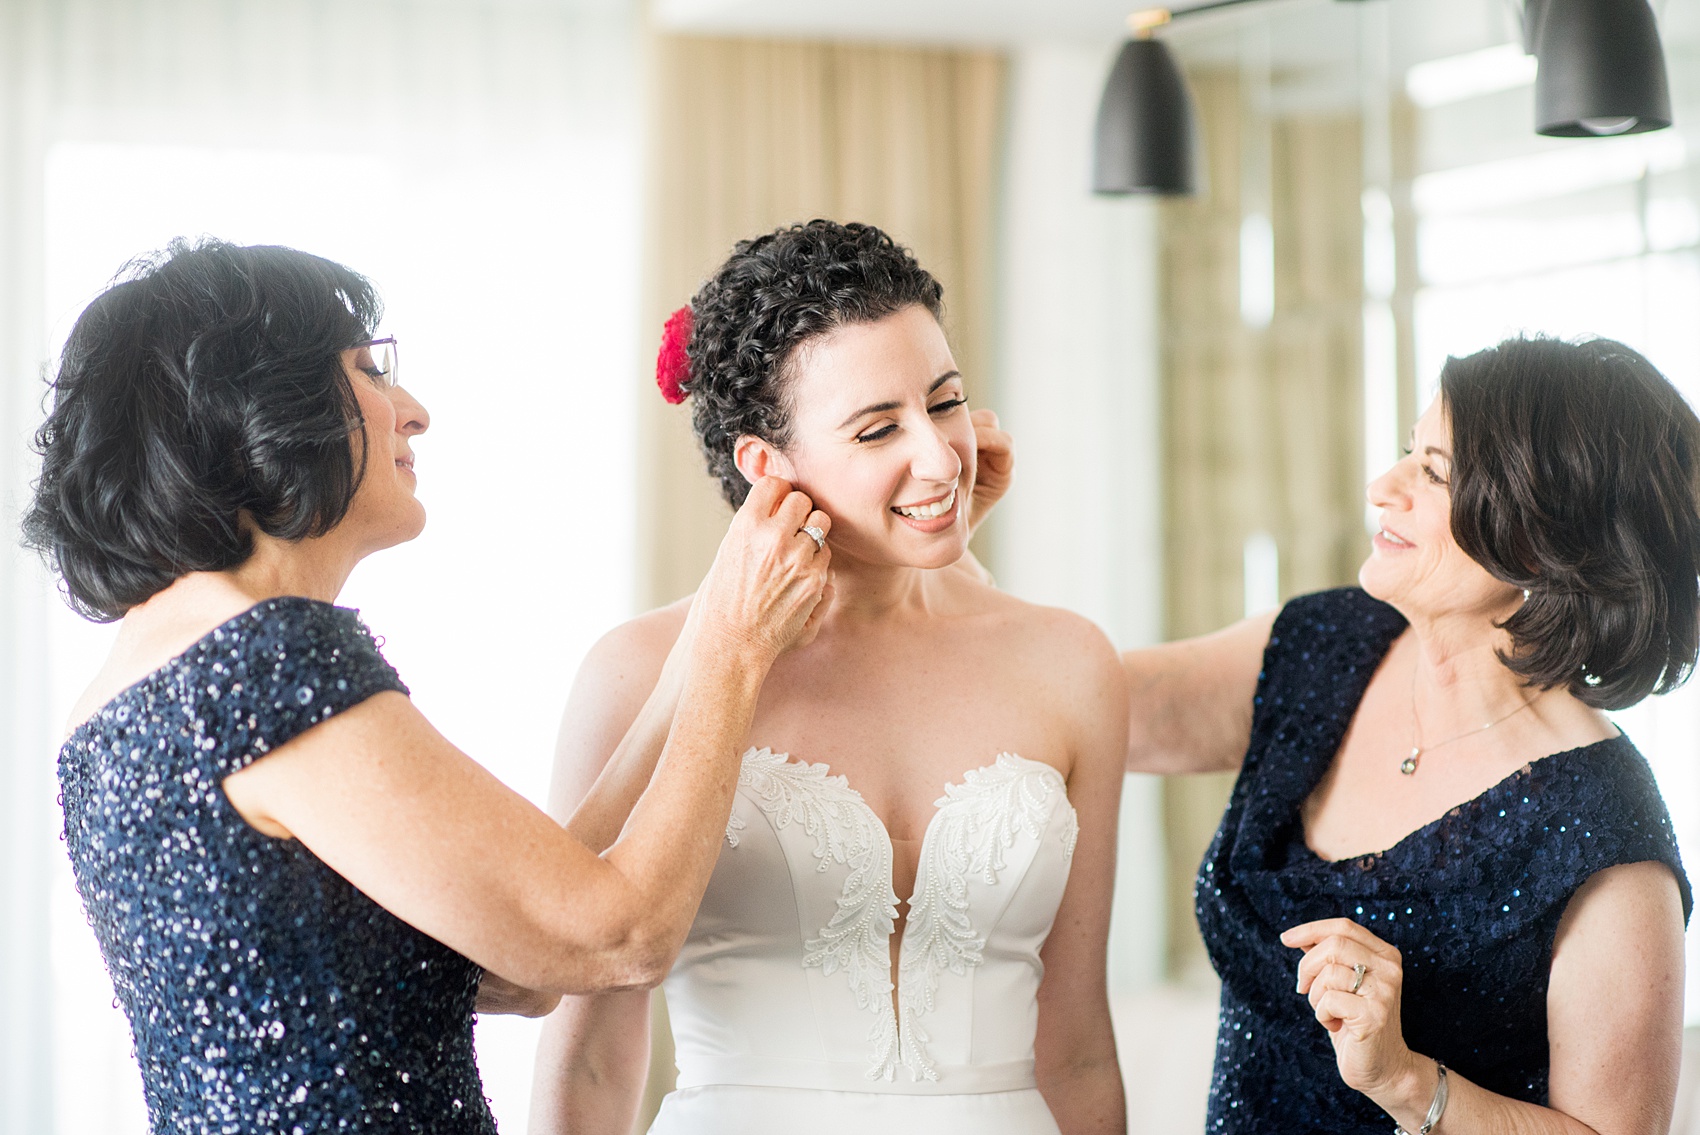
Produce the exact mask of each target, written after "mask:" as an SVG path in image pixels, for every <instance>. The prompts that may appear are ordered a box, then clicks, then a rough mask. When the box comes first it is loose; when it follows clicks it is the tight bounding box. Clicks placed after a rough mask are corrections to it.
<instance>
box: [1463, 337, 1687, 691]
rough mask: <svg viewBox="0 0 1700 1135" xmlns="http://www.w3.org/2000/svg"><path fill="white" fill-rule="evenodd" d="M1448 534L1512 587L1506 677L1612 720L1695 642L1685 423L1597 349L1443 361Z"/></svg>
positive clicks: (1679, 402)
mask: <svg viewBox="0 0 1700 1135" xmlns="http://www.w3.org/2000/svg"><path fill="white" fill-rule="evenodd" d="M1440 393H1441V398H1442V399H1443V401H1444V403H1445V406H1446V411H1447V414H1448V416H1449V418H1450V419H1451V424H1452V534H1453V536H1454V538H1455V539H1457V541H1458V545H1459V547H1461V548H1462V549H1463V550H1464V551H1465V552H1466V553H1467V554H1468V555H1469V556H1470V557H1471V558H1472V559H1474V560H1475V561H1476V562H1477V563H1479V564H1481V565H1482V566H1483V567H1485V568H1486V569H1487V570H1488V571H1489V572H1490V573H1492V574H1493V575H1494V576H1495V577H1497V578H1499V579H1501V580H1504V581H1505V582H1506V583H1509V584H1512V585H1513V586H1516V587H1522V588H1527V589H1528V592H1529V597H1528V599H1527V600H1526V601H1525V602H1524V603H1523V605H1522V607H1521V608H1520V609H1519V610H1518V611H1517V613H1516V614H1514V615H1512V616H1511V617H1510V618H1509V619H1508V620H1506V622H1505V624H1504V626H1505V629H1506V630H1507V631H1509V632H1510V634H1511V650H1510V652H1509V654H1506V655H1502V658H1503V660H1504V662H1505V664H1506V665H1507V666H1508V667H1510V668H1511V670H1512V671H1513V672H1514V673H1516V674H1518V675H1519V676H1521V677H1522V678H1523V679H1524V680H1525V681H1526V682H1528V683H1530V684H1532V685H1537V686H1540V687H1542V688H1550V687H1553V686H1562V687H1564V688H1566V689H1568V690H1569V691H1570V692H1571V693H1573V694H1575V695H1576V696H1577V697H1578V698H1580V699H1581V700H1582V701H1583V702H1586V703H1587V704H1588V705H1591V706H1594V707H1596V708H1599V709H1623V708H1625V707H1627V706H1631V705H1634V704H1635V703H1636V702H1638V701H1640V700H1641V699H1642V698H1644V697H1646V696H1647V695H1648V694H1662V693H1667V692H1669V691H1670V690H1673V689H1675V688H1676V687H1677V686H1679V685H1681V684H1682V683H1683V682H1684V681H1685V680H1686V679H1687V678H1688V675H1689V674H1690V672H1692V670H1693V669H1694V663H1695V653H1696V645H1697V639H1700V420H1697V419H1696V417H1695V415H1694V411H1693V410H1692V409H1691V408H1690V407H1689V406H1688V404H1687V403H1686V402H1684V401H1683V399H1682V396H1681V395H1680V394H1678V393H1677V391H1676V388H1675V387H1673V386H1672V385H1671V384H1670V382H1669V381H1668V380H1666V378H1665V377H1664V376H1663V375H1662V374H1660V373H1659V372H1658V370H1657V369H1656V368H1655V367H1654V366H1653V364H1652V363H1650V362H1648V361H1647V360H1646V359H1645V358H1643V357H1642V356H1641V355H1640V354H1638V353H1636V352H1635V351H1633V350H1631V349H1630V348H1628V347H1626V346H1624V345H1623V344H1622V343H1617V342H1613V341H1612V340H1610V339H1593V340H1585V341H1579V342H1574V343H1566V342H1562V341H1560V340H1557V339H1546V338H1534V339H1508V340H1506V341H1505V342H1503V343H1501V344H1499V346H1497V347H1490V348H1489V349H1487V350H1485V351H1480V352H1478V353H1476V354H1474V355H1470V356H1469V357H1467V358H1461V359H1458V358H1454V359H1448V360H1447V362H1446V366H1445V367H1444V368H1443V369H1442V370H1441V374H1440Z"/></svg>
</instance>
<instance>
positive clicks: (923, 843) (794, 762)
mask: <svg viewBox="0 0 1700 1135" xmlns="http://www.w3.org/2000/svg"><path fill="white" fill-rule="evenodd" d="M761 751H766V752H770V753H772V754H773V755H774V756H776V757H779V758H780V759H781V760H783V761H784V762H785V763H786V764H787V765H790V766H791V767H793V768H796V769H806V770H810V771H813V770H817V769H818V770H821V775H823V776H825V777H826V778H828V779H831V780H836V781H838V782H839V784H840V785H841V786H842V787H843V788H844V789H845V791H847V792H849V793H850V794H851V795H852V796H853V797H854V798H855V800H856V803H857V804H858V805H860V807H861V808H862V810H863V811H864V812H866V813H867V815H868V818H869V819H871V820H873V822H874V827H875V828H877V829H878V830H879V833H880V835H881V836H882V837H884V839H885V848H886V853H887V858H886V862H887V864H888V866H890V867H892V868H893V870H888V871H887V872H886V874H887V876H888V881H887V886H888V888H889V889H890V890H891V893H892V897H894V898H897V900H898V901H899V902H901V903H903V905H904V906H906V907H908V908H909V909H910V910H914V907H915V900H916V898H918V897H920V886H921V864H922V862H924V861H925V859H926V857H927V844H928V843H930V842H931V841H932V838H933V828H934V826H935V825H936V824H937V823H938V822H939V818H940V817H941V816H943V815H944V806H945V805H946V804H947V803H949V802H950V800H951V799H952V793H951V790H952V789H956V790H958V791H961V790H965V789H967V788H968V787H969V786H970V784H971V783H972V779H973V777H974V776H975V775H976V774H979V773H986V772H991V771H992V770H993V769H996V768H997V767H998V757H1014V758H1015V759H1016V760H1018V761H1020V762H1021V763H1022V764H1023V765H1026V766H1034V768H1035V769H1036V771H1038V772H1039V775H1040V776H1043V775H1044V772H1043V770H1045V769H1049V770H1050V771H1051V772H1053V773H1056V775H1057V779H1058V780H1060V781H1062V784H1063V801H1064V802H1065V803H1067V804H1068V806H1069V807H1070V808H1071V809H1072V808H1073V807H1074V802H1073V801H1072V800H1069V798H1068V778H1067V777H1065V776H1063V774H1062V771H1061V770H1060V769H1058V768H1057V766H1056V765H1053V764H1051V763H1050V762H1049V761H1036V760H1033V759H1032V758H1030V757H1024V756H1022V755H1021V754H1020V753H1017V752H1015V751H1014V750H1012V749H1000V750H998V756H997V757H994V758H993V759H992V761H991V762H990V763H989V764H983V765H976V766H975V767H974V768H971V769H968V770H967V771H966V772H964V773H962V774H961V775H960V776H958V777H957V778H956V779H955V780H947V781H945V783H944V787H943V789H941V791H942V792H943V795H942V796H940V797H939V798H938V799H937V800H934V801H933V814H932V815H930V816H928V817H927V823H926V826H925V827H923V828H922V829H921V838H920V839H919V840H903V841H902V842H904V843H919V844H920V849H919V850H918V851H917V853H916V855H915V883H914V885H913V886H912V887H910V894H909V897H908V898H907V899H904V898H902V897H901V896H899V895H898V894H897V886H896V883H895V882H894V881H892V880H891V877H892V876H894V875H895V874H896V871H895V866H896V859H895V858H894V856H895V854H896V848H895V847H893V846H892V838H891V829H890V828H889V827H887V826H886V822H885V818H884V817H883V816H881V815H880V814H879V813H878V812H876V811H874V806H873V805H872V804H869V803H868V801H867V798H866V797H864V796H863V795H862V793H861V790H859V789H858V788H856V787H855V786H854V785H852V784H851V783H850V778H849V777H848V776H846V775H845V774H844V773H841V772H833V771H832V766H831V765H829V764H827V763H826V762H825V761H807V760H798V759H796V758H795V757H794V756H793V755H792V754H791V753H788V752H783V751H779V750H775V749H771V748H768V747H767V746H765V745H762V746H757V745H752V746H750V748H749V750H748V751H747V752H746V753H745V754H744V755H745V756H746V757H747V756H748V755H749V754H750V753H753V752H761ZM909 925H910V924H909V921H908V917H907V916H905V918H904V923H903V934H902V935H901V936H900V937H899V938H898V953H899V954H900V955H901V953H902V949H903V947H902V943H903V939H904V938H906V937H907V936H908V934H909ZM896 984H897V983H896V982H893V983H892V986H893V988H896Z"/></svg>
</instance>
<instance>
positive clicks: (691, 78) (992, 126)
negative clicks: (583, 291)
mask: <svg viewBox="0 0 1700 1135" xmlns="http://www.w3.org/2000/svg"><path fill="white" fill-rule="evenodd" d="M649 67H650V76H651V78H650V84H649V86H650V93H651V97H650V115H651V120H650V123H649V131H648V134H649V139H650V152H649V163H648V184H649V200H648V202H647V203H646V206H647V222H646V230H647V231H646V241H647V248H646V257H647V259H646V263H645V279H644V300H643V303H644V312H645V317H644V321H645V327H646V329H647V330H648V331H649V332H650V333H651V334H652V336H653V339H654V341H655V342H656V343H657V344H659V341H660V336H661V325H662V323H663V322H664V321H665V320H666V317H667V315H668V314H669V313H670V312H672V311H673V310H675V309H676V308H678V307H679V306H680V305H682V304H684V303H686V302H688V301H689V299H690V297H691V295H692V294H693V293H694V292H695V291H696V290H697V287H698V285H699V284H700V283H701V282H702V280H703V279H704V278H705V277H707V276H708V275H709V274H710V273H711V272H712V271H713V270H714V269H715V268H716V267H717V266H718V265H719V264H720V262H721V261H723V260H724V259H725V258H726V256H727V254H728V253H730V252H731V250H732V245H733V243H734V242H735V241H737V240H740V239H742V238H745V237H750V236H755V235H758V234H760V233H764V232H768V231H770V230H772V229H774V228H777V227H779V226H781V225H786V224H791V223H793V222H797V221H807V220H810V219H811V218H814V217H828V218H831V219H833V220H840V221H866V222H869V223H871V224H875V225H878V226H880V227H881V228H883V229H885V230H886V231H887V232H889V233H890V234H891V235H892V236H893V237H894V238H895V239H896V240H898V241H899V242H900V243H903V244H906V245H908V246H909V247H910V248H912V249H913V250H914V252H915V255H916V256H917V257H918V258H919V259H920V261H921V263H922V264H923V265H925V266H926V267H927V269H928V270H929V271H931V272H932V273H933V274H934V275H935V276H937V277H938V278H939V280H940V282H941V283H942V284H943V285H944V292H945V308H946V327H945V330H946V332H947V333H948V334H949V337H950V342H951V347H952V349H953V350H954V352H955V355H956V360H957V363H958V365H959V366H960V367H961V369H962V373H963V375H964V378H965V382H966V385H967V387H968V391H969V397H970V400H976V399H978V400H983V399H984V397H985V395H986V394H987V393H988V392H989V387H990V382H989V378H990V369H991V367H990V361H989V346H988V344H989V342H990V340H991V328H990V326H989V320H990V311H991V298H992V286H991V271H992V265H991V259H992V257H991V240H992V221H993V205H994V201H995V185H996V170H997V164H998V145H999V141H1000V134H1001V120H1002V105H1001V104H1002V91H1003V78H1004V64H1003V60H1002V58H1001V57H1000V56H998V55H996V54H992V53H988V52H959V51H920V50H913V49H904V48H893V47H856V46H843V45H836V44H820V43H802V42H787V41H762V40H736V39H700V38H688V37H682V36H656V37H654V38H653V39H652V41H651V45H650V59H649ZM647 357H650V358H653V355H648V356H647ZM652 378H653V375H652V373H646V374H645V375H643V376H641V379H640V381H642V382H644V383H646V384H647V383H649V382H650V381H652ZM642 407H643V409H642V411H641V417H640V445H641V449H640V465H639V469H640V473H639V476H640V478H641V485H640V496H639V499H640V500H641V501H642V502H643V516H642V518H641V520H640V528H639V531H640V539H641V540H642V547H641V548H640V556H641V561H640V562H642V563H644V564H646V565H647V567H648V579H647V581H646V587H645V588H644V589H643V593H642V594H641V595H640V599H642V600H644V601H646V602H647V603H648V604H649V605H658V604H661V603H667V602H671V601H672V600H674V599H677V598H679V597H680V596H682V595H687V594H689V593H690V592H691V591H693V590H695V588H696V585H697V583H698V582H699V581H700V580H701V579H702V575H703V572H704V571H706V570H707V568H708V564H709V562H710V561H711V560H712V559H713V557H714V550H715V548H716V547H717V546H718V545H719V543H720V537H721V535H722V533H723V532H724V531H725V528H726V522H727V520H728V519H729V517H730V515H731V514H730V511H729V510H728V509H727V507H726V504H725V502H724V501H722V500H721V498H720V495H719V491H718V489H717V488H716V487H715V485H714V484H713V482H711V481H710V480H709V477H708V474H707V473H706V472H705V470H704V467H703V461H702V456H701V453H700V452H699V450H698V449H697V445H696V440H695V438H694V436H693V435H692V433H691V428H690V408H689V405H688V404H687V405H685V406H668V405H667V404H666V403H665V402H663V401H662V399H661V398H660V396H659V395H653V396H651V395H649V393H648V390H646V396H645V397H644V398H643V401H642ZM652 1007H653V1014H652V1021H651V1024H652V1035H653V1037H654V1041H655V1043H654V1045H653V1047H652V1053H653V1055H652V1058H651V1063H650V1078H649V1087H648V1090H647V1091H646V1093H645V1100H644V1106H643V1108H642V1110H641V1112H640V1114H639V1118H638V1127H637V1130H638V1131H643V1130H645V1129H646V1128H647V1127H648V1125H649V1122H650V1120H651V1119H652V1118H653V1117H654V1114H655V1110H656V1108H658V1107H659V1106H660V1101H661V1097H662V1096H663V1095H665V1094H666V1093H667V1092H668V1091H670V1090H672V1087H673V1082H674V1077H675V1070H674V1067H673V1048H672V1038H671V1036H670V1035H669V1034H668V1032H667V1023H666V1006H665V1004H664V1003H663V1001H662V998H661V997H660V996H656V997H655V998H654V999H653V1001H652Z"/></svg>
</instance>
